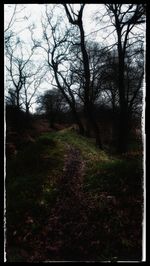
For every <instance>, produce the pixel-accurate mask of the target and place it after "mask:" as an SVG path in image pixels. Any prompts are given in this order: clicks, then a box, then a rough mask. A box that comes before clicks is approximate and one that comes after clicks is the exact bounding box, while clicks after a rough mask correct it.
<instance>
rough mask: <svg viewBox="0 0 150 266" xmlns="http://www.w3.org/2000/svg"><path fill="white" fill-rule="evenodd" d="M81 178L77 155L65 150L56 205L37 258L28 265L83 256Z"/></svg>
mask: <svg viewBox="0 0 150 266" xmlns="http://www.w3.org/2000/svg"><path fill="white" fill-rule="evenodd" d="M83 176H84V162H83V160H82V159H81V156H80V151H79V150H77V149H75V148H72V147H70V146H68V151H67V153H66V155H65V165H64V169H63V173H62V176H61V177H60V180H59V184H58V190H59V191H58V197H57V201H56V204H55V206H54V208H53V209H52V210H51V214H50V216H49V219H48V221H47V224H46V225H45V226H44V228H43V231H42V234H40V235H39V241H38V243H41V244H40V245H41V246H40V247H38V250H40V254H39V253H38V252H37V253H36V254H35V255H33V256H32V257H31V260H30V261H45V260H63V259H64V260H65V259H67V260H69V259H73V257H74V259H77V258H78V257H80V256H81V253H83V250H82V244H81V242H82V238H81V235H82V232H83V230H84V229H85V227H87V215H86V209H87V208H86V207H87V206H86V201H85V196H84V193H83V191H82V184H83ZM82 237H83V236H82ZM80 244H81V245H80ZM39 255H40V256H39ZM85 255H86V254H85Z"/></svg>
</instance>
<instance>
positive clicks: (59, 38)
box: [39, 6, 84, 134]
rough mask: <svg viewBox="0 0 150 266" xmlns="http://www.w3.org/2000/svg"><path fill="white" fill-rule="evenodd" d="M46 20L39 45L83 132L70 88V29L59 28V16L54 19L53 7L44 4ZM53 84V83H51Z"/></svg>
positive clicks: (73, 94) (57, 85)
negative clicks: (62, 29)
mask: <svg viewBox="0 0 150 266" xmlns="http://www.w3.org/2000/svg"><path fill="white" fill-rule="evenodd" d="M45 14H46V21H43V22H42V27H43V38H44V41H45V42H44V44H43V45H41V44H40V45H39V46H40V47H42V48H43V49H44V51H45V52H46V54H47V60H46V61H47V67H48V69H49V70H50V73H51V74H52V75H53V77H54V80H55V86H56V87H57V88H58V89H59V90H60V92H61V93H62V95H63V97H64V98H65V100H66V102H67V103H68V104H69V106H70V108H71V111H72V114H73V117H74V119H75V121H76V123H77V125H78V127H79V132H80V133H81V134H84V127H83V125H82V122H81V119H80V117H79V115H78V112H77V109H76V99H75V93H74V91H73V90H72V85H73V80H72V79H71V78H70V77H71V76H70V64H71V55H70V52H69V51H70V45H71V31H70V30H68V29H67V28H65V29H64V32H63V31H61V29H60V28H59V26H60V20H61V19H62V18H61V17H58V18H57V20H56V21H53V18H54V9H51V10H48V7H47V6H46V12H45ZM53 85H54V84H53Z"/></svg>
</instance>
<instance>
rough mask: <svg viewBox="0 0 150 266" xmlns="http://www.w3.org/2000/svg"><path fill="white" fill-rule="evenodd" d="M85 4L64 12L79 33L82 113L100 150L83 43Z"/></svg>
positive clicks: (85, 50) (67, 6)
mask: <svg viewBox="0 0 150 266" xmlns="http://www.w3.org/2000/svg"><path fill="white" fill-rule="evenodd" d="M84 6H85V4H81V5H80V10H79V11H78V12H77V13H75V12H74V10H73V8H72V6H71V5H67V4H64V8H65V11H66V15H67V17H68V20H69V22H70V23H71V24H72V25H74V26H77V27H78V29H79V32H80V48H81V53H82V60H83V68H84V88H83V90H84V113H85V117H86V121H87V124H88V128H92V130H93V132H94V134H95V138H96V144H97V145H98V146H99V147H100V148H102V143H101V139H100V131H99V126H98V124H97V121H96V119H95V116H94V106H93V101H92V89H91V73H90V64H89V56H88V52H87V48H86V43H85V33H84V27H83V21H82V17H83V10H84Z"/></svg>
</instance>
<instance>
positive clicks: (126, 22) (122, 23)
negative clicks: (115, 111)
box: [106, 4, 145, 152]
mask: <svg viewBox="0 0 150 266" xmlns="http://www.w3.org/2000/svg"><path fill="white" fill-rule="evenodd" d="M106 8H107V11H108V15H109V16H110V19H111V23H112V25H113V26H114V28H115V32H116V35H117V51H118V90H119V106H120V126H119V139H118V151H119V152H126V151H127V149H128V103H127V98H126V86H125V59H126V56H127V51H128V49H129V47H130V48H131V46H132V47H133V46H134V45H135V42H136V43H137V42H139V40H138V39H136V40H135V36H133V37H134V38H132V37H131V34H132V31H133V28H134V27H136V26H137V25H140V24H142V23H143V22H145V5H143V4H136V5H134V4H129V5H126V6H124V5H123V4H106ZM133 40H134V41H133ZM140 41H141V40H140Z"/></svg>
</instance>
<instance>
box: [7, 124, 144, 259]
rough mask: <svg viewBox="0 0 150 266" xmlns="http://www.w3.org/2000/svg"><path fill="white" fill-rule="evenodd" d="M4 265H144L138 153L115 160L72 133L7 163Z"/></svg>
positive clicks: (26, 149) (40, 139)
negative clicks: (54, 262) (56, 263)
mask: <svg viewBox="0 0 150 266" xmlns="http://www.w3.org/2000/svg"><path fill="white" fill-rule="evenodd" d="M6 173H7V174H6V203H7V205H6V206H7V208H6V210H7V211H6V219H7V231H6V240H7V241H6V254H7V261H8V262H39V261H40V262H43V261H44V262H46V261H141V259H142V220H143V216H142V214H143V161H142V151H141V150H133V151H132V152H129V153H128V154H125V155H122V156H117V155H111V154H109V153H108V152H106V151H102V150H99V149H98V148H96V147H95V145H94V143H93V140H92V139H88V138H85V137H82V136H80V135H78V134H77V133H76V132H75V131H73V130H72V129H71V128H66V129H65V128H64V129H61V130H58V131H51V130H47V132H43V133H42V132H40V133H39V135H38V136H36V138H35V139H32V141H30V142H29V143H28V145H26V144H25V145H23V146H21V149H18V151H17V153H15V154H14V155H13V156H11V157H10V158H8V159H7V164H6Z"/></svg>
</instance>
